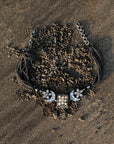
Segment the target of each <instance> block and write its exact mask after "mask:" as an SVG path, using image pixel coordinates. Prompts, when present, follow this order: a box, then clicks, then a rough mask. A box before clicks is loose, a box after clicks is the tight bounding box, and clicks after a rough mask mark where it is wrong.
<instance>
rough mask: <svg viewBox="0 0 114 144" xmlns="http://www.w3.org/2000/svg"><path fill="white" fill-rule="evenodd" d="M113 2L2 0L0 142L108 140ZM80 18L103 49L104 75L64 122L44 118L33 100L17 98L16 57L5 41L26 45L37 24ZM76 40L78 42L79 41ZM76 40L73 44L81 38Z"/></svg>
mask: <svg viewBox="0 0 114 144" xmlns="http://www.w3.org/2000/svg"><path fill="white" fill-rule="evenodd" d="M112 15H113V9H112V0H109V1H107V0H102V1H101V2H99V1H98V0H93V1H92V0H77V1H76V0H69V1H66V0H57V1H56V2H55V1H54V0H49V1H48V2H47V1H41V0H34V1H32V0H25V1H22V0H12V1H10V0H1V1H0V99H1V100H0V144H15V143H16V144H31V143H33V144H50V143H52V144H88V143H90V144H94V143H95V144H100V143H102V144H112V143H113V141H114V138H113V129H114V126H113V95H114V88H113V87H114V68H113V65H114V48H113V46H114V43H113V36H114V35H113V34H114V32H113V27H112V26H113V18H112ZM58 20H59V21H62V23H68V22H71V23H72V22H77V21H80V23H81V24H82V26H83V27H84V29H85V31H86V34H87V36H88V39H89V40H90V41H91V42H92V43H93V45H94V47H95V48H96V49H98V50H99V51H100V52H101V53H102V57H103V62H104V75H103V79H102V82H101V83H100V85H99V86H98V88H97V90H96V94H95V95H94V96H93V97H91V98H85V97H84V98H83V99H82V101H81V105H80V108H79V109H78V111H77V112H76V113H75V115H74V116H72V117H69V118H68V119H67V120H65V121H64V120H56V119H52V118H50V117H44V115H43V112H42V108H41V107H40V106H39V105H37V104H36V103H35V101H29V102H26V101H24V102H21V101H20V100H19V98H18V97H17V96H16V91H17V90H18V88H19V86H18V85H16V84H15V83H14V82H13V81H12V77H13V76H15V68H16V63H17V61H16V57H15V56H12V57H11V58H8V56H7V55H8V54H7V51H8V50H7V49H6V47H7V46H8V45H10V46H14V47H20V48H22V47H24V46H26V45H27V44H28V41H29V38H30V34H31V32H32V30H33V28H34V27H36V26H37V25H48V24H51V23H53V22H55V21H58ZM79 41H80V40H79ZM79 41H78V40H77V43H78V42H79Z"/></svg>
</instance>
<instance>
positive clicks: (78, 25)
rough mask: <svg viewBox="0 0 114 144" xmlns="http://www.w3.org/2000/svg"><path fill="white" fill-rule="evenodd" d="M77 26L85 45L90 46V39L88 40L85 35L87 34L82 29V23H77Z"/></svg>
mask: <svg viewBox="0 0 114 144" xmlns="http://www.w3.org/2000/svg"><path fill="white" fill-rule="evenodd" d="M76 26H77V29H78V30H79V32H80V34H81V38H82V39H83V41H84V44H85V45H89V44H90V42H89V41H88V39H87V37H86V35H85V32H84V30H83V29H82V26H81V25H80V23H79V22H77V23H76Z"/></svg>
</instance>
